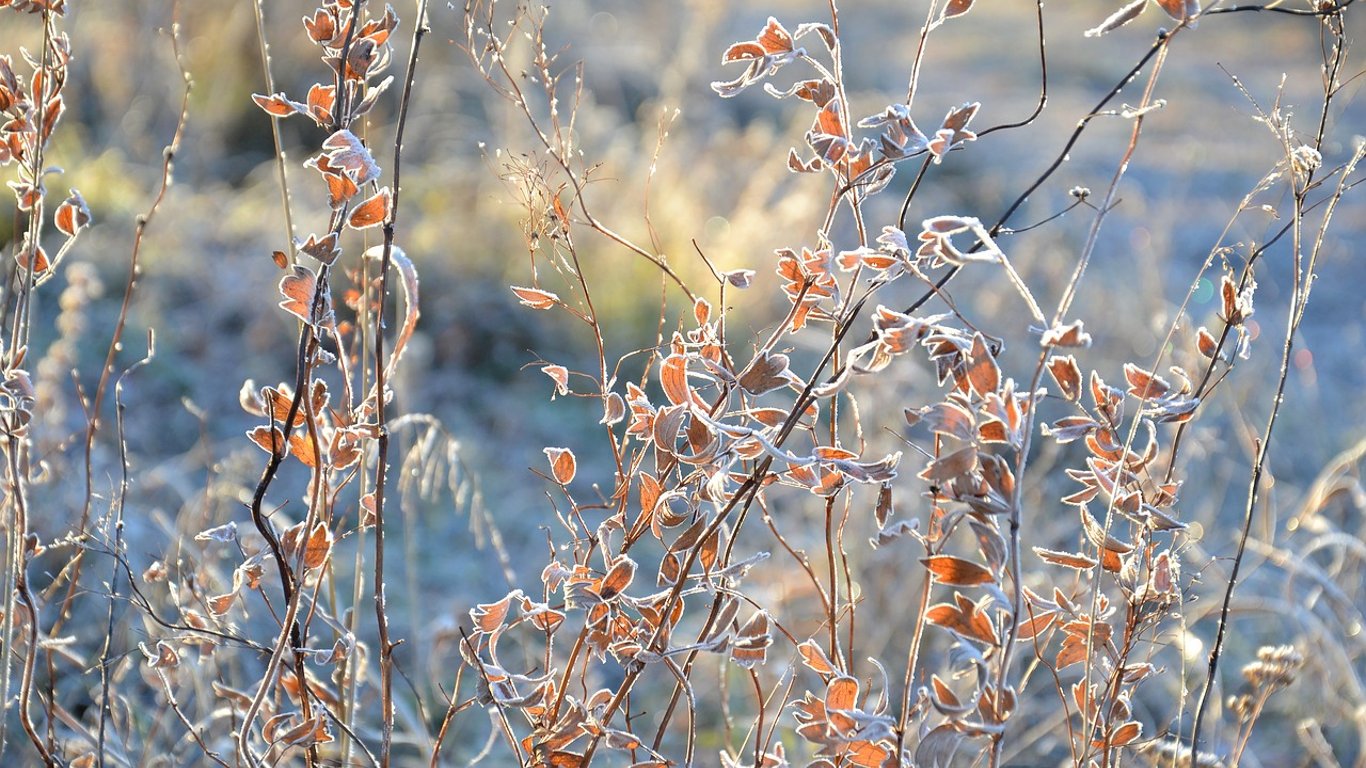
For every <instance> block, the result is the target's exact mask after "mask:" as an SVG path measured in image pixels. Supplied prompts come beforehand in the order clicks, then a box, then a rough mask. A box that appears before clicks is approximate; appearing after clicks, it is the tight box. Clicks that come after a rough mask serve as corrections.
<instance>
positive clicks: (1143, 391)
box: [1124, 363, 1172, 400]
mask: <svg viewBox="0 0 1366 768" xmlns="http://www.w3.org/2000/svg"><path fill="white" fill-rule="evenodd" d="M1124 378H1125V379H1126V380H1128V382H1129V394H1131V395H1133V396H1134V397H1137V398H1138V399H1140V400H1150V399H1156V398H1159V397H1162V396H1163V395H1165V394H1167V393H1168V392H1170V391H1171V388H1172V385H1171V384H1169V383H1167V381H1166V380H1165V379H1163V378H1162V377H1161V376H1156V375H1154V374H1153V373H1152V371H1146V370H1144V369H1142V368H1139V367H1138V366H1136V365H1134V364H1133V363H1125V364H1124Z"/></svg>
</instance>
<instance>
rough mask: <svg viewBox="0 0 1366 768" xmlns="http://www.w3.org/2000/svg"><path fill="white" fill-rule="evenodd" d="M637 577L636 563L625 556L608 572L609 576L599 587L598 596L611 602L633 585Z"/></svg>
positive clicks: (604, 578) (604, 577) (605, 577)
mask: <svg viewBox="0 0 1366 768" xmlns="http://www.w3.org/2000/svg"><path fill="white" fill-rule="evenodd" d="M635 577H636V562H635V561H634V560H632V559H631V558H629V557H626V556H625V555H623V556H622V557H621V558H620V559H618V560H617V562H616V563H615V564H614V565H613V566H612V568H611V569H610V570H608V571H607V575H606V576H603V577H602V583H601V584H600V585H599V586H598V596H599V597H601V598H602V599H603V600H611V599H612V598H614V597H616V596H617V595H619V594H621V593H622V592H624V591H626V588H627V587H629V586H630V585H631V582H632V581H633V580H634V579H635Z"/></svg>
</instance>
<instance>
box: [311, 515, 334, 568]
mask: <svg viewBox="0 0 1366 768" xmlns="http://www.w3.org/2000/svg"><path fill="white" fill-rule="evenodd" d="M330 554H332V531H331V529H329V528H328V527H327V524H326V523H323V522H319V523H317V524H316V525H314V526H313V530H312V531H311V532H309V534H308V541H307V542H306V543H305V544H304V568H321V567H322V565H323V563H325V562H327V557H328V555H330Z"/></svg>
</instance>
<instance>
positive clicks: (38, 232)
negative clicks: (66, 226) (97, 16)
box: [8, 6, 56, 360]
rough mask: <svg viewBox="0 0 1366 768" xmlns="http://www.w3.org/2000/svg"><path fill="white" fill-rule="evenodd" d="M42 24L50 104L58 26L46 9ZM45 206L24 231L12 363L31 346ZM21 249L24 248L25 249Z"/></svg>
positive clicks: (37, 205)
mask: <svg viewBox="0 0 1366 768" xmlns="http://www.w3.org/2000/svg"><path fill="white" fill-rule="evenodd" d="M42 20H43V45H42V47H41V49H40V51H39V58H38V61H39V72H41V73H42V76H43V82H42V87H41V88H40V91H39V93H38V98H39V99H40V102H39V103H40V104H47V101H48V85H49V84H50V83H51V82H52V79H53V72H54V69H53V63H52V39H53V37H54V36H55V35H56V25H55V22H54V20H53V15H52V9H51V8H50V7H47V6H43V9H42ZM35 135H36V136H37V141H35V142H34V147H33V154H32V157H31V160H32V165H30V166H29V174H30V178H31V179H32V180H33V184H34V186H35V187H37V188H38V189H39V190H40V191H41V190H42V184H43V171H44V157H43V156H44V153H45V150H46V148H47V146H46V145H47V142H46V141H45V140H44V139H43V136H42V132H41V131H38V132H37V133H36V134H35ZM43 202H44V200H43V197H42V196H41V194H40V195H39V197H38V199H37V200H36V201H34V203H33V204H32V205H31V206H30V207H29V212H28V228H27V230H25V232H26V235H25V236H26V237H27V238H28V240H27V245H28V248H29V256H28V258H27V259H26V262H25V264H24V266H23V268H22V270H23V271H22V275H21V277H20V286H19V301H18V304H16V305H15V309H14V325H13V327H12V328H11V330H10V348H9V354H8V358H9V359H10V360H14V359H15V356H16V355H17V354H18V352H19V350H20V349H22V348H24V347H26V346H28V334H29V322H30V321H29V311H30V308H31V306H32V304H33V288H34V285H35V278H36V277H37V274H36V273H35V270H36V269H37V264H38V259H37V258H36V256H35V255H34V254H37V252H38V248H39V242H40V240H41V237H42V231H43ZM15 231H16V232H17V231H18V230H17V229H16V230H15ZM20 247H21V248H22V247H23V245H21V246H20Z"/></svg>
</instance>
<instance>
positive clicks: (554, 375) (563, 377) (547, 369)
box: [541, 364, 569, 395]
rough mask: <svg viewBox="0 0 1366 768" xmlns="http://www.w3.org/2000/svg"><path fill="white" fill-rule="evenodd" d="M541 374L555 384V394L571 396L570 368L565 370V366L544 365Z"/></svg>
mask: <svg viewBox="0 0 1366 768" xmlns="http://www.w3.org/2000/svg"><path fill="white" fill-rule="evenodd" d="M541 373H544V374H545V375H547V376H549V377H550V380H551V381H553V382H555V394H557V395H567V394H569V369H568V368H565V367H564V366H563V365H554V364H552V365H543V366H541Z"/></svg>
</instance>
